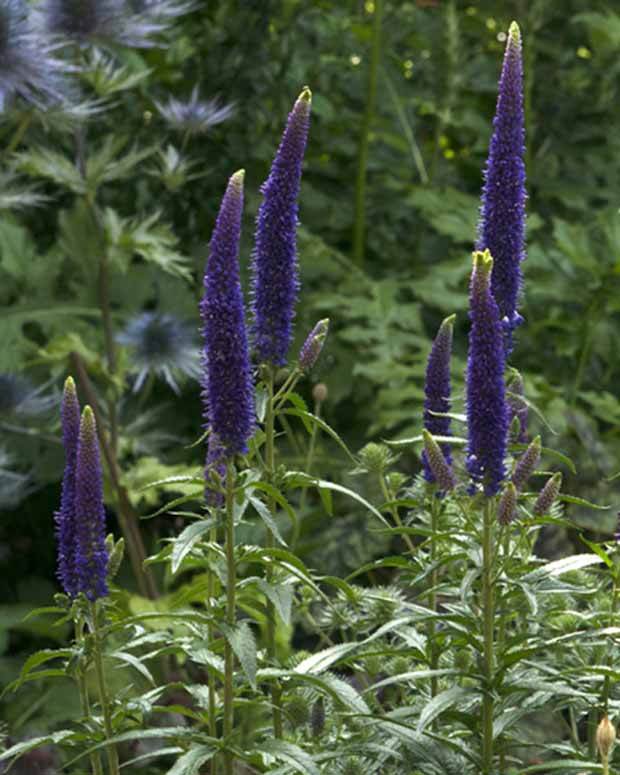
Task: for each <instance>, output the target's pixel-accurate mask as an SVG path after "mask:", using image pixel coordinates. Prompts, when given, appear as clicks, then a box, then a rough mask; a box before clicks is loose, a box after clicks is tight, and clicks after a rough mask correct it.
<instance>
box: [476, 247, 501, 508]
mask: <svg viewBox="0 0 620 775" xmlns="http://www.w3.org/2000/svg"><path fill="white" fill-rule="evenodd" d="M492 269H493V259H492V258H491V255H490V253H489V251H488V250H485V251H484V253H481V252H475V253H474V269H473V272H472V276H471V283H470V296H469V305H470V306H469V317H470V320H471V328H470V332H469V353H468V357H467V423H468V427H467V432H468V444H467V469H468V471H469V473H470V475H471V477H472V479H473V480H474V482H475V483H478V484H481V485H482V487H483V490H484V493H485V494H486V495H495V494H496V493H497V492H498V491H499V489H500V486H501V483H502V481H503V479H504V476H505V466H504V458H505V456H506V436H507V432H508V411H507V407H506V395H505V388H504V363H505V360H504V345H503V331H502V324H501V322H500V318H499V310H498V308H497V304H496V303H495V299H494V298H493V294H492V293H491V272H492Z"/></svg>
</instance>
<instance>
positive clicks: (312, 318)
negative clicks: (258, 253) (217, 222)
mask: <svg viewBox="0 0 620 775" xmlns="http://www.w3.org/2000/svg"><path fill="white" fill-rule="evenodd" d="M381 6H382V18H381V31H380V32H381V39H380V51H379V69H378V74H377V76H378V90H377V102H376V108H375V110H374V111H373V115H372V116H371V117H370V122H369V131H368V142H369V146H368V177H367V192H366V227H367V228H366V241H365V255H364V259H363V262H359V261H357V262H356V261H354V260H353V252H352V234H353V228H354V200H355V181H356V175H357V165H358V149H359V143H360V136H361V134H362V132H363V131H364V126H365V124H364V112H365V109H366V96H367V84H368V63H369V57H370V50H371V45H372V39H373V21H374V20H375V18H376V17H375V13H376V11H377V8H376V6H375V3H373V2H372V0H367V1H366V2H360V1H354V0H349V1H348V2H332V1H331V0H317V1H316V2H313V3H306V2H302V0H261V2H251V1H250V0H239V1H238V2H235V1H234V0H210V1H209V2H208V3H206V2H204V3H203V2H200V3H198V4H197V7H196V8H195V9H194V10H193V11H192V12H190V13H188V14H186V15H184V16H182V17H180V18H179V19H176V20H174V24H172V25H171V26H170V29H169V30H168V32H167V33H166V37H165V44H164V45H162V46H160V47H156V48H152V49H147V50H136V49H128V48H117V47H111V48H110V47H102V48H92V47H91V48H90V49H87V50H86V53H84V50H83V51H82V55H83V56H84V57H85V61H84V63H83V71H82V73H81V74H80V75H79V76H75V78H76V80H80V81H81V84H82V92H81V94H82V96H81V99H82V105H85V107H83V113H84V114H87V117H86V118H85V119H84V120H77V119H76V116H75V115H74V114H75V113H76V112H79V111H77V110H76V111H74V114H71V111H64V113H63V111H53V110H48V111H39V110H36V109H33V108H32V107H31V106H29V105H26V104H21V103H19V101H17V102H14V103H13V104H12V105H11V106H10V107H7V109H6V110H5V112H4V114H3V117H2V119H3V120H2V125H1V126H0V135H1V137H2V146H3V151H2V156H3V164H2V176H3V180H2V182H1V183H0V207H1V208H2V211H1V213H0V304H1V305H2V315H1V317H0V433H1V442H0V508H2V511H3V516H2V521H1V522H0V569H1V571H2V572H1V574H0V600H1V601H2V603H3V605H2V607H1V608H0V650H1V649H2V648H4V652H5V657H4V658H3V659H2V660H1V661H0V682H2V681H3V680H4V679H8V676H11V675H13V674H14V671H15V666H16V665H17V664H19V662H20V661H21V656H20V655H19V652H22V651H27V650H28V649H29V648H30V646H31V644H32V642H33V639H36V638H39V637H40V633H37V631H36V625H35V624H32V623H28V622H27V623H25V624H24V623H23V622H22V616H23V612H24V611H25V610H26V609H27V608H28V606H30V605H31V604H32V603H45V601H46V600H48V599H49V595H50V594H51V592H52V591H53V589H54V583H55V582H54V549H53V535H52V533H53V521H52V513H53V511H54V509H55V508H56V507H57V503H58V499H59V480H60V476H61V468H62V453H61V447H60V445H59V439H58V417H57V415H58V390H59V386H60V385H61V383H62V380H63V378H64V377H65V376H66V374H67V373H68V372H69V371H70V370H71V366H70V363H69V357H70V354H71V353H72V352H77V353H79V355H80V356H81V358H82V360H83V362H84V363H85V364H86V366H87V368H88V373H89V375H90V377H91V379H92V381H93V383H94V385H95V389H96V391H97V392H98V394H100V395H102V396H103V395H105V394H106V393H108V392H109V391H115V392H116V395H117V397H118V409H119V440H118V455H119V462H120V467H121V470H122V472H123V482H124V484H125V485H126V486H127V488H128V490H129V493H130V498H131V501H132V504H133V506H134V507H135V508H137V509H138V510H139V511H140V513H142V514H146V513H148V512H149V511H153V510H154V509H155V508H157V507H158V506H159V505H161V503H160V501H159V500H158V499H156V497H155V495H154V494H153V493H152V492H151V491H146V492H140V491H139V487H140V486H141V485H142V484H144V483H146V482H148V481H152V480H153V479H156V478H160V477H162V476H167V475H170V474H174V473H184V472H186V471H188V470H189V471H190V472H192V473H193V472H195V471H197V470H198V469H199V468H200V466H201V465H202V456H203V450H202V447H201V446H197V447H194V448H193V449H191V450H188V449H186V448H185V446H184V445H189V444H191V443H192V442H194V441H195V440H196V439H197V438H198V437H199V436H200V434H201V432H202V429H201V421H200V416H201V407H200V398H199V389H198V385H197V382H196V380H195V360H194V359H195V356H196V348H197V346H198V344H199V340H198V335H197V332H198V313H197V300H198V298H199V295H200V292H201V276H202V271H203V267H204V262H205V258H206V246H207V242H208V239H209V235H210V231H211V228H212V225H213V221H214V217H215V214H216V211H217V207H218V204H219V199H220V196H221V194H222V191H223V189H224V186H225V181H226V180H227V178H228V176H229V175H230V174H231V173H232V172H234V171H235V170H236V169H237V168H239V167H242V166H243V167H245V169H246V188H247V212H246V216H245V234H244V250H243V255H242V264H243V267H244V269H245V270H246V271H247V266H248V263H249V256H250V251H251V244H252V232H253V217H254V215H255V213H256V210H257V206H258V202H259V186H260V184H261V183H262V181H263V180H264V179H265V177H266V175H267V172H268V169H269V165H270V162H271V159H272V156H273V153H274V150H275V147H276V144H277V142H278V138H279V136H280V132H281V129H282V126H283V124H284V120H285V117H286V114H287V112H288V110H289V109H290V107H291V105H292V103H293V101H294V99H295V97H296V96H297V94H298V93H299V91H300V89H301V87H302V86H303V85H304V84H308V85H310V87H311V88H312V91H313V95H314V97H313V123H312V129H311V137H310V144H309V148H308V152H307V156H306V165H305V171H304V180H303V185H302V196H301V209H300V217H301V227H300V235H299V248H300V264H301V274H302V283H303V285H302V292H301V297H300V307H299V313H298V320H297V327H296V330H297V339H298V341H299V342H301V340H302V339H303V337H304V336H305V334H306V333H307V331H308V330H309V329H310V328H311V326H312V325H314V323H315V322H316V320H317V319H319V318H322V317H325V316H329V317H330V319H331V321H332V328H331V330H330V334H329V338H328V341H327V345H326V348H325V353H324V355H323V356H322V360H321V361H320V364H319V367H318V368H317V370H316V371H315V373H314V374H313V376H312V380H311V381H309V382H308V383H307V384H306V385H305V386H304V387H303V389H302V391H301V392H302V393H303V397H304V398H305V400H306V401H307V402H308V404H310V405H312V400H313V399H312V393H311V390H312V381H314V382H323V383H325V384H326V385H327V387H328V391H329V397H328V399H327V400H326V401H325V402H324V403H323V404H322V406H321V410H322V412H323V414H324V416H325V417H326V419H327V420H328V421H329V422H330V424H332V425H333V426H334V427H335V428H336V429H337V430H338V432H339V433H340V434H342V436H343V437H344V438H345V439H346V441H347V443H349V445H351V446H352V447H353V448H359V447H361V446H362V445H364V444H365V443H367V442H368V441H369V440H371V439H375V440H377V439H381V438H396V437H403V436H410V435H413V433H416V432H418V431H419V429H420V427H421V422H422V415H421V410H420V409H421V401H422V382H423V373H424V366H425V359H426V355H427V352H428V349H429V344H430V340H431V338H432V336H433V335H434V333H435V331H436V328H437V326H438V324H439V322H440V321H441V319H442V318H443V317H445V316H446V315H448V314H450V313H452V312H454V311H456V312H457V313H458V317H457V324H456V330H455V366H454V373H455V378H456V381H457V389H456V391H455V394H456V396H457V402H456V404H455V411H460V410H461V406H460V405H459V404H460V399H459V396H461V395H462V372H463V366H464V362H465V357H466V348H467V331H468V325H467V282H468V275H469V271H470V265H471V262H470V251H471V249H472V246H473V243H474V239H475V231H476V221H477V209H478V201H479V192H480V188H481V184H482V169H483V166H484V161H485V157H486V152H487V145H488V141H489V137H490V132H491V119H492V116H493V112H494V107H495V98H496V88H497V80H498V76H499V69H500V66H501V59H502V53H503V48H504V41H505V31H506V30H507V28H508V24H509V23H510V21H511V20H512V19H513V18H514V19H517V20H518V22H519V24H520V25H521V29H522V34H523V39H524V56H525V73H526V84H525V99H526V111H527V138H528V139H527V174H528V190H529V203H528V213H529V217H528V259H527V263H526V264H525V265H524V271H525V278H526V279H525V288H524V297H523V305H522V312H523V315H524V317H525V319H526V323H525V325H524V326H523V327H522V328H521V329H519V335H518V342H517V346H516V348H515V351H514V353H513V357H512V363H513V365H514V366H516V367H518V368H519V369H520V370H521V371H522V372H523V374H524V376H525V385H526V395H527V396H528V398H529V399H530V400H531V401H532V402H533V403H534V404H535V405H536V407H537V408H538V409H539V410H540V414H541V415H542V416H544V417H545V418H546V419H545V421H544V422H543V421H542V420H541V419H540V416H539V415H538V414H537V413H536V412H530V416H531V423H532V430H534V429H536V430H542V431H543V433H544V435H545V441H546V443H547V444H548V445H549V446H554V447H556V448H557V449H560V450H562V451H564V452H565V453H567V454H568V455H570V456H571V457H572V458H573V459H574V460H575V463H576V467H577V471H578V475H577V476H571V475H570V474H569V472H568V471H566V472H565V473H566V474H568V482H567V486H566V489H567V490H568V491H569V492H573V493H574V494H577V495H581V496H584V497H587V498H589V499H591V500H593V501H595V502H599V503H612V504H613V490H614V487H615V489H616V491H617V482H614V481H613V480H611V477H612V476H613V474H614V473H615V472H616V471H617V470H618V469H620V395H619V393H618V384H619V383H620V359H619V358H618V344H617V342H618V330H619V325H620V219H619V214H618V213H619V202H618V192H619V188H618V182H617V181H618V159H619V158H620V126H619V125H618V123H619V120H620V119H619V117H618V111H617V104H618V98H619V95H618V89H619V86H618V84H619V83H620V80H619V75H620V59H619V58H618V56H617V52H618V50H619V48H620V9H618V7H617V5H616V4H615V3H613V2H605V1H604V0H587V2H586V0H566V1H565V2H563V3H554V2H551V1H550V0H506V2H502V3H498V2H494V1H493V0H489V1H488V2H486V1H484V0H482V1H480V2H460V1H459V2H456V1H455V2H450V1H449V0H417V2H395V1H390V0H383V2H382V4H381ZM194 90H197V92H196V93H195V94H194V98H195V99H214V98H216V97H217V98H219V107H225V106H228V105H233V106H234V111H233V112H232V114H231V115H229V116H227V117H225V120H223V121H222V122H221V123H216V122H215V121H213V122H211V123H210V122H207V125H206V127H205V125H202V126H201V125H200V122H198V124H196V125H194V126H192V125H191V122H190V123H188V121H187V120H185V121H184V122H183V121H180V120H179V115H180V113H179V110H178V109H177V110H176V111H175V108H174V104H173V103H170V102H169V100H170V98H171V97H172V98H173V99H175V100H177V101H180V102H181V103H187V101H190V103H191V99H192V93H193V92H194ZM196 94H197V95H198V97H196ZM97 100H104V101H105V102H104V103H103V104H102V103H101V102H96V101H97ZM177 107H178V106H177ZM190 113H191V111H190ZM196 115H197V114H196V111H195V110H194V111H193V113H191V116H192V117H193V118H194V119H196ZM175 121H176V123H175ZM205 128H206V131H202V130H204V129H205ZM85 145H86V148H85V147H84V146H85ZM95 198H96V199H97V202H98V205H97V208H98V209H97V210H96V211H95V210H94V209H93V208H92V204H93V201H94V199H95ZM102 253H105V254H106V255H107V260H108V263H109V270H110V271H109V286H110V287H109V298H110V309H111V313H112V318H113V325H114V329H115V331H116V333H117V334H120V332H121V331H123V330H125V337H124V342H123V339H122V338H121V341H122V342H123V344H122V346H121V347H120V349H119V352H118V359H119V363H118V367H117V369H116V370H115V372H114V373H110V370H109V368H108V364H107V363H106V359H105V357H104V353H105V342H104V335H105V332H104V329H103V327H102V325H101V322H100V310H99V303H100V287H99V282H100V277H99V268H98V266H99V263H98V262H99V259H100V255H101V254H102ZM144 313H150V317H148V316H147V317H146V318H145V317H144ZM141 315H142V317H141V318H140V317H139V316H141ZM171 315H172V316H174V320H171V319H170V318H165V317H162V316H171ZM153 319H155V321H156V322H157V321H158V320H159V322H162V321H164V323H163V325H162V326H161V327H160V328H161V331H160V333H159V334H158V333H157V331H155V333H153V338H152V339H151V340H149V341H151V343H153V342H154V343H155V344H152V351H151V350H149V351H147V352H146V353H145V352H141V351H140V350H139V348H137V347H134V349H132V348H131V347H127V346H126V345H127V343H129V344H131V341H132V340H131V336H132V335H133V336H134V337H135V336H138V337H139V336H140V335H141V334H140V331H142V333H143V332H144V329H145V327H148V324H149V323H150V322H153ZM166 321H167V322H166ZM136 327H137V328H136ZM149 330H150V329H149ZM136 331H138V333H137V334H136ZM162 331H163V333H162ZM171 331H173V333H174V337H172V339H171ZM132 332H133V334H132ZM158 337H159V338H158ZM162 337H163V338H162ZM133 341H134V343H135V342H137V341H139V339H134V340H133ZM171 342H172V344H171ZM158 343H159V344H158ZM166 348H168V349H166ZM179 353H181V354H182V355H183V356H184V357H183V358H179ZM141 358H142V360H141ZM166 359H168V360H166ZM192 363H193V364H194V365H193V366H192V365H191V364H192ZM142 367H143V368H144V371H141V368H142ZM175 390H178V391H179V392H180V395H179V396H177V395H175ZM297 458H299V461H298V462H299V463H300V464H301V463H302V462H303V461H304V459H305V452H304V451H303V450H301V449H300V448H298V447H297V445H296V440H295V438H294V437H292V440H291V443H290V461H289V462H290V464H291V465H292V466H293V467H294V466H295V462H296V459H297ZM399 465H400V468H401V469H402V471H404V472H406V473H408V474H413V473H415V472H416V471H417V470H418V469H419V461H418V460H417V459H416V458H415V457H414V456H413V455H404V456H403V457H402V458H401V460H400V461H399ZM313 466H314V468H313V472H319V471H321V470H323V471H326V472H329V473H330V475H331V476H334V473H333V472H334V470H336V471H340V472H341V473H340V475H342V476H344V475H346V472H347V469H348V468H349V467H350V466H349V463H348V462H347V460H346V459H345V458H344V456H343V455H342V454H341V453H340V452H339V450H338V447H337V446H336V445H335V444H334V443H333V442H332V441H331V440H329V439H327V438H325V439H323V438H319V439H318V441H317V448H316V455H315V458H314V462H313ZM368 487H369V492H368V493H367V495H368V496H369V497H370V496H374V497H375V499H381V497H382V496H381V493H380V491H379V489H377V492H373V491H372V487H371V485H368ZM174 492H176V493H177V494H178V493H179V490H178V489H177V490H175V491H174ZM303 507H304V509H305V510H306V511H307V514H305V515H304V516H306V517H307V518H306V519H305V521H304V529H303V535H302V542H301V544H300V545H299V549H300V551H301V552H302V554H304V553H305V554H306V555H307V558H308V561H310V562H311V563H314V564H315V566H317V567H319V568H320V569H322V570H324V571H328V572H331V573H336V574H337V573H343V572H347V571H348V570H350V569H352V568H353V567H355V566H356V565H359V563H361V562H363V561H364V560H366V559H368V558H369V557H371V556H373V555H374V554H376V553H377V552H379V551H382V549H385V547H380V546H377V542H376V539H375V538H374V537H368V535H367V534H366V532H365V529H364V524H365V523H364V517H363V515H361V514H360V513H359V512H358V511H356V510H355V509H354V508H353V507H351V505H350V502H349V503H347V504H343V506H342V508H340V506H339V509H338V511H337V517H334V518H330V517H328V516H327V515H326V514H325V511H324V508H323V504H321V502H320V501H319V500H317V501H316V502H314V501H312V499H309V500H308V502H307V503H304V504H303ZM346 509H349V511H347V510H346ZM570 514H571V516H572V517H573V518H574V519H576V520H577V521H581V522H582V523H583V524H585V525H587V526H588V527H589V528H590V529H591V530H592V531H593V532H600V533H602V534H603V535H606V534H609V533H610V532H612V530H613V518H612V517H611V516H610V517H600V516H599V513H598V512H597V513H596V516H592V514H593V513H592V512H591V511H588V510H587V509H582V508H581V507H579V506H572V507H571V512H570ZM110 520H111V525H112V526H113V525H114V508H113V501H112V499H111V509H110ZM142 524H143V529H144V534H145V536H146V542H147V548H148V549H149V550H152V549H153V548H154V546H155V543H156V540H157V539H158V538H161V537H162V536H165V535H167V534H170V533H171V532H174V531H177V530H178V529H179V526H180V525H182V519H181V518H177V520H176V522H175V521H174V518H173V517H170V516H163V517H158V518H156V519H155V520H152V521H151V522H148V523H142ZM317 536H320V540H318V539H317ZM319 550H320V551H319ZM127 579H129V576H127ZM128 583H129V584H130V585H131V581H129V582H128ZM9 633H10V635H9ZM61 636H62V634H61ZM47 637H49V636H47ZM18 711H19V709H18ZM22 711H24V709H22Z"/></svg>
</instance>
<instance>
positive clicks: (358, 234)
mask: <svg viewBox="0 0 620 775" xmlns="http://www.w3.org/2000/svg"><path fill="white" fill-rule="evenodd" d="M382 15H383V0H375V3H374V18H373V25H372V41H371V50H370V64H369V69H368V89H367V92H366V107H365V110H364V117H363V119H362V133H361V136H360V144H359V152H358V161H357V179H356V183H355V220H354V222H353V260H354V262H355V263H356V264H357V265H358V266H362V265H363V264H364V248H365V243H366V175H367V168H368V147H369V144H370V129H371V126H372V122H373V119H374V115H375V104H376V101H377V83H378V80H379V61H380V58H381V19H382Z"/></svg>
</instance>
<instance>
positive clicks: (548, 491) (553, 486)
mask: <svg viewBox="0 0 620 775" xmlns="http://www.w3.org/2000/svg"><path fill="white" fill-rule="evenodd" d="M561 487H562V474H561V473H559V472H558V473H556V474H553V476H552V477H551V478H550V479H549V480H548V481H547V484H546V485H545V486H544V487H543V488H542V490H541V491H540V494H539V496H538V498H537V499H536V503H535V504H534V514H536V516H537V517H542V516H543V515H544V514H548V513H549V511H550V510H551V507H552V506H553V504H554V502H555V499H556V498H557V497H558V495H559V493H560V488H561Z"/></svg>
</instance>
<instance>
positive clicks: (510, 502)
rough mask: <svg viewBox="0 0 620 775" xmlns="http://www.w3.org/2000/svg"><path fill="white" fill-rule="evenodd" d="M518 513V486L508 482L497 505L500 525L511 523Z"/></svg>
mask: <svg viewBox="0 0 620 775" xmlns="http://www.w3.org/2000/svg"><path fill="white" fill-rule="evenodd" d="M516 515H517V488H516V487H515V486H514V484H513V483H512V482H508V484H507V485H506V488H505V490H504V492H503V493H502V495H501V497H500V499H499V504H498V506H497V520H498V522H499V523H500V525H509V524H510V523H511V522H512V521H513V520H514V518H515V517H516Z"/></svg>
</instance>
